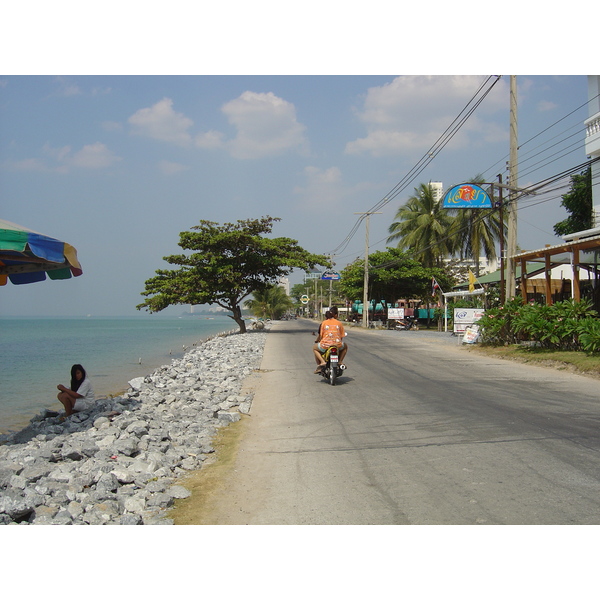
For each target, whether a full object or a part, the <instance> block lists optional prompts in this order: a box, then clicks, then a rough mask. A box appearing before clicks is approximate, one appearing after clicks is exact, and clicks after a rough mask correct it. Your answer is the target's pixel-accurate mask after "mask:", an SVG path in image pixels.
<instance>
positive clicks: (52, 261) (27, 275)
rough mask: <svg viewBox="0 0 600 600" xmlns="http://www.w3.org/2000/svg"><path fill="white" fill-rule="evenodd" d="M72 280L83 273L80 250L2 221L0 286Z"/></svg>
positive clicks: (0, 229)
mask: <svg viewBox="0 0 600 600" xmlns="http://www.w3.org/2000/svg"><path fill="white" fill-rule="evenodd" d="M46 273H47V274H48V277H50V279H70V278H71V277H79V275H81V274H82V273H83V271H82V270H81V265H80V264H79V261H78V260H77V250H75V248H73V246H71V245H70V244H67V243H66V242H61V241H60V240H57V239H55V238H51V237H48V236H47V235H43V234H41V233H37V232H35V231H32V230H31V229H27V228H26V227H21V226H20V225H15V224H14V223H10V222H9V221H4V220H2V219H0V285H6V283H7V281H8V280H9V279H10V281H11V282H12V283H14V284H17V285H18V284H22V283H34V282H36V281H44V279H46Z"/></svg>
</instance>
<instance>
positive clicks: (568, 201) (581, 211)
mask: <svg viewBox="0 0 600 600" xmlns="http://www.w3.org/2000/svg"><path fill="white" fill-rule="evenodd" d="M561 206H563V207H564V208H566V209H567V212H569V213H570V215H569V216H568V217H567V218H566V219H565V220H564V221H560V222H559V223H557V224H556V225H555V226H554V233H556V235H568V234H569V233H575V232H577V231H584V230H585V229H590V228H591V227H592V221H593V219H592V168H591V167H588V168H587V169H586V170H585V171H583V172H582V173H581V174H579V175H571V189H570V191H569V193H567V194H564V195H563V196H562V202H561Z"/></svg>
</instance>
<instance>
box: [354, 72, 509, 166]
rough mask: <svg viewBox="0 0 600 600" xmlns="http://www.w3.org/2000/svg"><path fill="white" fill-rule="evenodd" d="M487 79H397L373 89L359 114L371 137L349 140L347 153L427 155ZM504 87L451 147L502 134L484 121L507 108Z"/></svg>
mask: <svg viewBox="0 0 600 600" xmlns="http://www.w3.org/2000/svg"><path fill="white" fill-rule="evenodd" d="M483 81H484V78H483V77H478V76H421V75H411V76H402V77H397V78H395V79H394V80H393V81H391V82H390V83H388V84H386V85H383V86H380V87H374V88H370V89H369V90H368V92H367V95H366V97H365V101H364V105H363V107H362V109H361V110H359V111H357V116H358V117H359V119H360V120H361V121H362V122H363V123H364V124H365V126H366V129H367V135H366V136H365V137H363V138H359V139H356V140H354V141H351V142H348V144H347V145H346V148H345V151H346V153H347V154H365V153H368V154H371V155H373V156H384V155H394V154H400V153H406V152H411V151H423V150H427V149H428V148H430V147H431V145H432V144H434V143H435V142H436V140H437V139H438V138H439V137H440V135H441V134H443V133H444V131H445V130H446V128H447V127H448V126H449V125H450V124H451V123H452V122H453V120H454V119H455V118H456V116H457V115H458V114H459V113H460V111H461V110H462V109H463V108H464V107H465V106H466V105H467V103H468V102H469V101H470V100H471V98H472V97H473V95H474V94H475V92H476V91H477V90H478V89H479V86H480V85H481V84H482V83H483ZM505 90H506V84H505V83H504V81H503V80H500V82H498V83H497V84H496V86H495V88H494V90H493V91H492V92H491V93H490V94H489V95H488V96H487V98H486V99H485V100H484V101H483V103H482V104H481V105H480V107H479V108H478V113H477V114H478V115H479V118H475V117H471V118H470V119H469V121H467V122H466V124H465V125H464V126H463V128H462V129H461V130H460V132H459V134H457V135H456V136H455V137H454V138H453V140H452V142H451V144H452V146H453V147H455V148H456V147H460V146H464V145H465V144H467V143H470V141H471V140H472V139H474V138H473V136H471V135H469V134H471V133H477V135H478V136H482V137H484V136H485V137H487V138H489V137H490V136H492V137H493V138H494V139H495V138H496V137H497V134H498V130H497V128H495V127H494V126H493V124H492V125H490V123H489V122H488V118H487V117H486V116H487V115H489V114H490V113H495V112H497V111H498V110H499V109H505V104H506V102H505V95H504V94H503V92H505Z"/></svg>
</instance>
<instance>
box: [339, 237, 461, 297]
mask: <svg viewBox="0 0 600 600" xmlns="http://www.w3.org/2000/svg"><path fill="white" fill-rule="evenodd" d="M364 269H365V261H364V260H356V261H355V262H353V263H352V264H350V265H348V266H347V267H346V268H345V269H343V270H342V272H341V277H342V278H341V280H340V282H339V289H340V291H341V292H342V293H343V294H344V295H345V296H346V297H347V298H348V299H350V300H358V299H361V300H362V298H363V289H364ZM432 277H435V278H436V280H437V281H438V283H439V284H440V285H441V286H442V288H444V286H446V289H448V288H449V287H450V286H449V282H447V279H446V276H445V275H444V273H443V271H442V270H441V269H437V268H426V267H424V266H423V265H422V264H421V263H420V262H419V261H418V260H415V259H414V258H412V257H411V256H410V255H409V254H408V253H406V252H403V251H402V250H400V249H399V248H386V250H385V251H380V252H373V253H371V254H370V255H369V298H370V299H375V300H378V301H379V300H385V301H386V302H389V303H392V302H396V301H397V300H398V299H399V298H420V299H423V300H425V301H426V300H427V299H431V279H432Z"/></svg>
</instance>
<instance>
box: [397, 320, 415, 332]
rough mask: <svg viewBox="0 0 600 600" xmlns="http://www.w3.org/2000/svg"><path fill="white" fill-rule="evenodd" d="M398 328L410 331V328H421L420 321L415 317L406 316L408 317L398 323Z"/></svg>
mask: <svg viewBox="0 0 600 600" xmlns="http://www.w3.org/2000/svg"><path fill="white" fill-rule="evenodd" d="M396 329H397V330H398V331H408V330H409V329H414V330H415V331H418V330H419V323H418V321H417V319H415V318H414V317H406V319H400V320H399V321H398V322H397V323H396Z"/></svg>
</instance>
